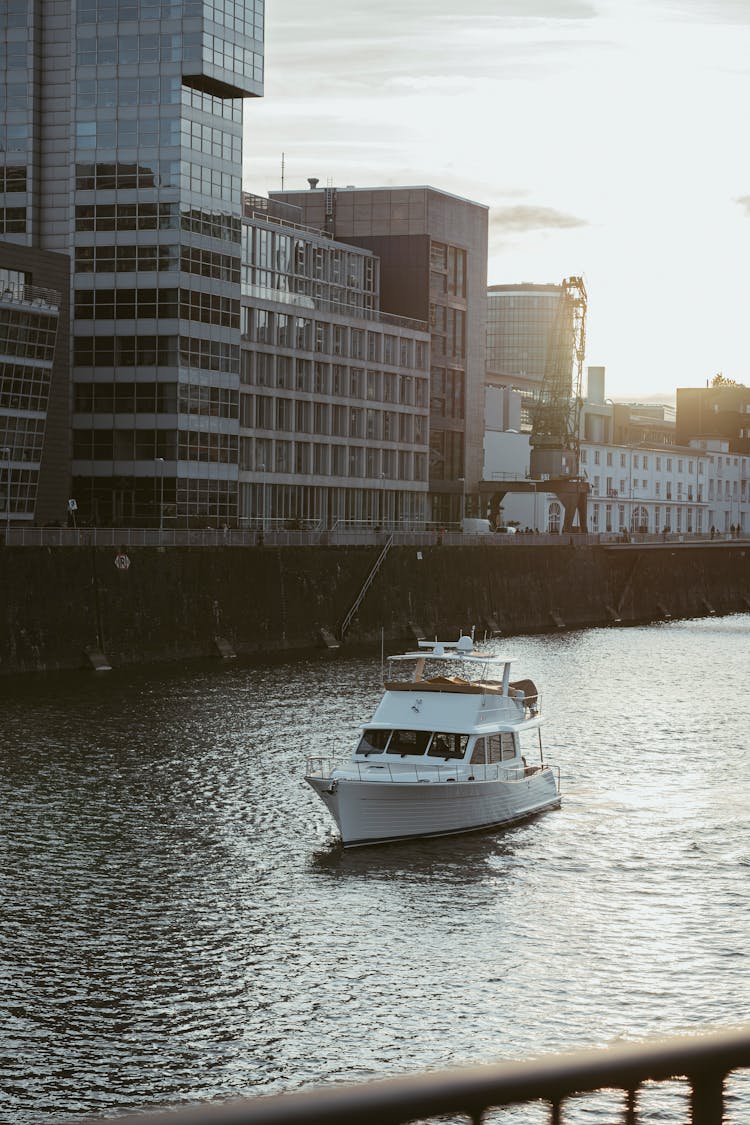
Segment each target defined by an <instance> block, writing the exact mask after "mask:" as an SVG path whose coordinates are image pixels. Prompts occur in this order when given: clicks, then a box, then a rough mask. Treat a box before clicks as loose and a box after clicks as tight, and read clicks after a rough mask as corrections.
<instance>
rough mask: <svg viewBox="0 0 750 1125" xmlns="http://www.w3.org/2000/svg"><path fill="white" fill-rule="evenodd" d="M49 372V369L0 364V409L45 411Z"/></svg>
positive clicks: (17, 364) (18, 364) (16, 364)
mask: <svg viewBox="0 0 750 1125" xmlns="http://www.w3.org/2000/svg"><path fill="white" fill-rule="evenodd" d="M50 372H51V368H49V367H27V366H26V365H25V364H24V365H22V364H20V363H0V409H3V410H46V409H47V402H48V400H49V385H50Z"/></svg>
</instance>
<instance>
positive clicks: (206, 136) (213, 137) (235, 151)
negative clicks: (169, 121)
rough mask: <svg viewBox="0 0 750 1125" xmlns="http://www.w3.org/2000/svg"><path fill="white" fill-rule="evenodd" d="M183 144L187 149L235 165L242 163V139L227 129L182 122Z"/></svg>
mask: <svg viewBox="0 0 750 1125" xmlns="http://www.w3.org/2000/svg"><path fill="white" fill-rule="evenodd" d="M181 143H182V145H183V146H184V147H185V148H192V149H195V150H196V151H197V152H203V153H205V154H206V156H215V157H217V158H218V159H220V160H229V161H231V162H232V163H233V164H240V163H241V162H242V137H241V136H238V135H236V134H233V133H228V132H227V131H226V129H216V128H214V127H213V126H212V125H202V124H201V123H200V122H199V121H188V120H186V119H185V118H183V120H182V132H181Z"/></svg>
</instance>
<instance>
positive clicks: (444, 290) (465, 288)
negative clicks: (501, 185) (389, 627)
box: [271, 180, 488, 523]
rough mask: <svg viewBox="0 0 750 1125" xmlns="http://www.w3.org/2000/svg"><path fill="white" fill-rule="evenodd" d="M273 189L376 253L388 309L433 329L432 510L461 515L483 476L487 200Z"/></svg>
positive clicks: (412, 191) (425, 191)
mask: <svg viewBox="0 0 750 1125" xmlns="http://www.w3.org/2000/svg"><path fill="white" fill-rule="evenodd" d="M310 184H311V187H310V189H309V190H307V191H294V192H290V191H286V192H272V193H271V196H272V198H274V199H280V200H284V201H286V202H287V203H291V204H294V205H295V206H298V207H301V208H302V210H303V214H304V218H305V222H307V223H310V224H312V225H313V226H316V227H319V228H320V229H322V230H324V231H326V232H328V233H330V234H331V235H332V236H334V237H335V238H336V239H337V240H338V241H341V242H346V243H350V244H352V245H355V246H360V247H363V248H367V249H369V250H371V251H373V253H375V254H376V255H377V256H378V258H379V259H380V302H381V308H382V310H383V311H384V312H385V313H390V314H393V315H398V316H402V317H407V318H411V319H415V320H418V321H426V322H427V323H428V324H429V328H430V350H431V358H430V462H429V494H430V516H431V518H432V520H433V521H435V522H439V523H454V522H457V521H458V520H459V519H460V517H461V514H462V512H467V513H468V514H471V513H472V512H473V511H474V508H475V507H476V505H477V504H478V494H477V490H478V482H479V480H480V478H481V475H482V432H483V417H484V385H485V323H486V288H487V215H488V209H487V207H485V206H483V205H480V204H477V203H473V202H471V201H470V200H467V199H462V198H460V197H458V196H454V195H450V194H449V193H447V192H442V191H438V190H436V189H435V188H431V187H407V188H352V187H345V188H318V187H317V181H314V180H311V181H310Z"/></svg>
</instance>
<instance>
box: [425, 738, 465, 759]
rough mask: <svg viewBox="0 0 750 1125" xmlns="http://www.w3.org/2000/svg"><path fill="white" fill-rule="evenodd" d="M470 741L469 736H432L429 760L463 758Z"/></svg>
mask: <svg viewBox="0 0 750 1125" xmlns="http://www.w3.org/2000/svg"><path fill="white" fill-rule="evenodd" d="M468 741H469V736H468V735H467V734H439V733H437V732H436V733H435V734H433V736H432V742H431V743H430V749H429V751H428V754H427V756H428V757H429V758H463V756H464V754H465V753H466V746H467V743H468Z"/></svg>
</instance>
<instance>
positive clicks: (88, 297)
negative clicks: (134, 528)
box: [0, 0, 264, 524]
mask: <svg viewBox="0 0 750 1125" xmlns="http://www.w3.org/2000/svg"><path fill="white" fill-rule="evenodd" d="M30 28H31V31H32V34H30V33H29V29H30ZM263 36H264V4H263V0H77V3H76V4H71V3H70V2H69V0H44V2H42V0H7V2H6V3H5V4H3V5H2V6H0V75H1V78H2V84H1V85H0V142H2V154H1V156H0V161H1V164H0V234H2V235H3V236H4V237H5V238H6V239H8V240H11V241H17V242H19V243H23V244H24V245H28V246H40V247H43V248H45V249H48V250H57V251H62V252H64V253H66V254H69V255H70V257H71V259H72V262H73V271H74V272H73V279H72V293H71V308H72V314H73V321H72V324H73V328H72V341H71V363H72V378H73V384H74V387H73V396H72V397H73V407H74V414H73V419H72V429H73V457H74V461H73V491H72V495H73V496H75V498H76V499H77V501H78V511H79V513H80V518H81V519H82V520H84V521H85V520H87V519H90V520H91V521H93V522H96V523H100V524H107V523H114V524H118V523H128V522H138V523H148V522H154V523H156V522H158V521H159V519H161V518H164V516H165V515H166V516H167V518H168V519H170V520H172V521H179V522H186V521H191V520H194V521H196V522H200V523H203V524H205V522H211V523H214V524H215V523H216V522H223V521H224V520H226V519H230V518H231V519H234V518H236V515H237V495H238V488H237V483H238V467H237V460H238V458H237V449H238V443H239V432H238V424H239V423H238V411H237V399H238V394H239V377H240V285H239V282H240V254H241V246H240V226H241V175H242V124H243V100H244V99H245V98H248V97H258V96H261V95H262V92H263ZM61 42H65V43H66V44H67V50H61V49H60V44H61ZM61 107H64V109H65V112H61ZM229 400H233V402H234V408H233V409H225V407H226V403H227V402H228V401H229ZM216 404H218V406H219V409H217V410H216V411H215V412H214V410H213V405H216ZM161 497H163V500H164V503H163V504H162V503H161Z"/></svg>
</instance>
